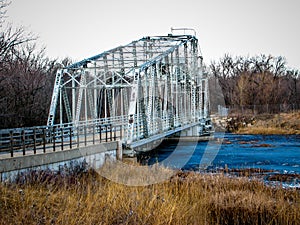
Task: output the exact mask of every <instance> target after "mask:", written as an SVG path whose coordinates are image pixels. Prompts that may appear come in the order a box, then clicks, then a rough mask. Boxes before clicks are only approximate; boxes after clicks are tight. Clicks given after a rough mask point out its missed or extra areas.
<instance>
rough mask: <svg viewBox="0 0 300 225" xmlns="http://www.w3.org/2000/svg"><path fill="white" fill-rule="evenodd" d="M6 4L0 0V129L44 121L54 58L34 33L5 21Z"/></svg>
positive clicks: (43, 122) (51, 84)
mask: <svg viewBox="0 0 300 225" xmlns="http://www.w3.org/2000/svg"><path fill="white" fill-rule="evenodd" d="M8 5H9V4H8V2H7V1H5V0H0V29H1V30H0V129H2V128H12V127H24V126H25V127H26V126H35V125H45V124H46V121H47V116H48V110H49V106H50V101H51V95H52V88H53V83H54V78H55V72H56V70H57V67H58V64H57V60H50V59H49V58H47V57H46V56H45V50H44V49H39V48H38V47H37V46H36V40H37V37H36V36H35V35H33V34H32V33H29V32H27V31H26V30H25V29H24V28H23V27H19V28H14V27H13V26H12V25H10V24H8V25H7V24H5V23H4V22H5V19H6V17H5V9H6V8H7V6H8Z"/></svg>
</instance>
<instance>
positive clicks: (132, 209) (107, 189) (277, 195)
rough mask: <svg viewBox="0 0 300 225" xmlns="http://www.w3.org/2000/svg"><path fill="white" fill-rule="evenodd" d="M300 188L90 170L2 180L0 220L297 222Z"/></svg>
mask: <svg viewBox="0 0 300 225" xmlns="http://www.w3.org/2000/svg"><path fill="white" fill-rule="evenodd" d="M299 202H300V192H299V190H296V189H283V188H280V187H277V188H274V187H269V186H266V185H265V184H264V183H263V182H261V181H259V180H256V179H249V178H246V177H234V178H233V177H229V176H227V175H224V174H222V173H219V174H199V173H196V172H181V171H178V172H177V173H176V174H174V175H173V176H172V177H171V178H169V179H167V180H166V181H165V182H162V183H159V184H152V185H148V186H142V187H134V186H125V185H122V184H118V183H115V182H112V181H110V180H107V179H105V178H103V177H102V176H100V175H99V174H98V173H96V172H95V171H93V170H88V171H84V172H82V171H80V172H78V173H77V172H75V173H74V172H72V173H71V174H70V175H66V174H63V173H61V174H53V173H51V172H50V171H44V172H37V173H32V174H31V175H30V176H28V177H27V178H26V179H25V178H24V177H22V179H20V180H18V181H17V184H0V208H1V210H0V224H69V225H72V224H199V225H201V224H216V225H217V224H297V223H298V220H297V219H298V218H300V204H299Z"/></svg>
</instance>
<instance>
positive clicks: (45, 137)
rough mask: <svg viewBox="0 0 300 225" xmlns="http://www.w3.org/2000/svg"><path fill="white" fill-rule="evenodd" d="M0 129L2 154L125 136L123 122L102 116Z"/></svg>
mask: <svg viewBox="0 0 300 225" xmlns="http://www.w3.org/2000/svg"><path fill="white" fill-rule="evenodd" d="M72 125H73V124H63V125H55V126H51V127H48V126H41V127H30V128H15V129H4V130H0V155H1V154H10V157H14V156H15V155H16V153H18V155H27V154H37V153H46V152H50V151H57V150H66V149H72V148H76V147H80V146H87V145H92V144H96V143H101V142H108V141H115V140H118V139H120V138H121V137H122V136H123V124H122V123H120V124H115V123H112V121H106V123H104V121H103V120H99V121H93V122H85V123H78V124H77V126H72Z"/></svg>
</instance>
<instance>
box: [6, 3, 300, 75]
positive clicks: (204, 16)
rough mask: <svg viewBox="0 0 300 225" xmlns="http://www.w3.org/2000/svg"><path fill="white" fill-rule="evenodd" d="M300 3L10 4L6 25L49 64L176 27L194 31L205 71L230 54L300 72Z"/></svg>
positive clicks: (100, 50) (164, 32) (76, 57)
mask: <svg viewBox="0 0 300 225" xmlns="http://www.w3.org/2000/svg"><path fill="white" fill-rule="evenodd" d="M299 6H300V1H298V0H286V1H284V0H251V1H249V0H247V1H244V0H226V1H225V0H180V1H178V0H172V1H170V0H151V1H149V0H148V1H144V0H127V1H122V0H104V1H102V0H84V1H82V0H12V3H11V5H10V7H9V8H8V12H7V15H8V21H11V22H12V23H13V24H15V25H16V26H18V25H23V26H25V27H27V29H28V30H30V31H32V32H33V33H35V34H37V35H38V36H39V37H40V39H39V43H41V44H43V45H44V46H46V49H47V55H48V56H49V57H51V58H56V57H58V58H63V57H66V56H68V57H71V58H73V59H75V60H81V59H83V58H87V57H90V56H93V55H95V54H98V53H101V52H103V51H105V50H109V49H111V48H114V47H117V46H119V45H124V44H127V43H129V42H131V41H133V40H137V39H140V38H141V37H143V36H148V35H150V36H152V35H153V36H154V35H167V34H168V33H170V28H171V27H191V28H194V29H196V31H197V37H198V39H199V43H200V47H201V51H202V54H203V57H204V60H205V62H206V63H209V62H210V61H211V60H218V59H219V58H220V57H222V56H224V54H225V53H229V54H232V55H233V56H235V55H245V56H246V55H250V56H252V55H256V54H271V55H274V56H279V55H281V56H284V57H286V59H287V62H288V65H289V66H290V67H294V68H298V69H300V57H299V54H300V30H299V27H300V26H299V21H300V13H299V9H300V7H299Z"/></svg>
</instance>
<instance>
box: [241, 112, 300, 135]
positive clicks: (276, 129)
mask: <svg viewBox="0 0 300 225" xmlns="http://www.w3.org/2000/svg"><path fill="white" fill-rule="evenodd" d="M236 133H239V134H267V135H268V134H285V135H289V134H300V112H299V111H298V112H292V113H280V114H275V115H258V116H256V120H255V122H254V124H253V125H252V126H247V127H240V128H239V129H238V131H237V132H236Z"/></svg>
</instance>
